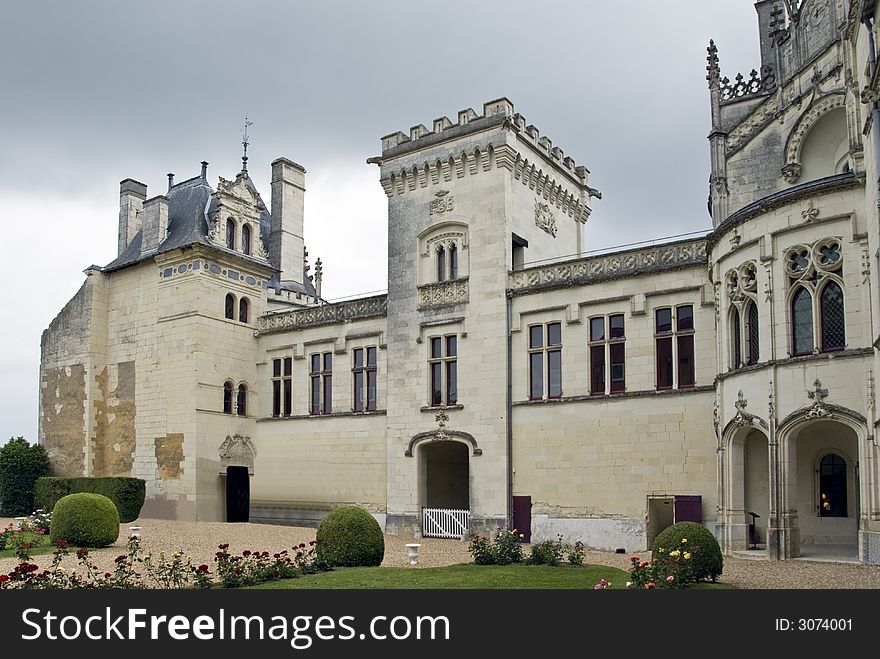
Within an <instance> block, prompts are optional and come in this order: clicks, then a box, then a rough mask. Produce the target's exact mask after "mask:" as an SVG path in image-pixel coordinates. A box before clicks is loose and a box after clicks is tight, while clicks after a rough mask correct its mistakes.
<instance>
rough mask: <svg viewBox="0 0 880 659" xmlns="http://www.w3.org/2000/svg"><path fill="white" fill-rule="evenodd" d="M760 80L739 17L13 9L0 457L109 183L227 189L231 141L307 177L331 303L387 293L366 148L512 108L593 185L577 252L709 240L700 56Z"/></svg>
mask: <svg viewBox="0 0 880 659" xmlns="http://www.w3.org/2000/svg"><path fill="white" fill-rule="evenodd" d="M710 37H712V38H714V39H715V41H716V43H717V44H718V47H719V56H720V60H721V67H722V72H723V73H724V74H725V75H728V76H729V77H730V78H733V76H734V74H735V73H737V72H738V71H743V72H745V73H747V72H748V71H749V70H750V69H751V68H752V67H755V68H757V67H758V65H759V54H758V45H757V18H756V14H755V10H754V8H753V3H752V2H750V1H749V0H712V1H710V2H707V1H706V0H663V1H662V2H657V1H656V0H629V1H627V2H620V1H610V0H577V1H573V2H563V1H561V0H560V1H557V0H544V1H543V2H540V3H535V2H528V3H526V2H515V1H512V0H508V1H507V2H495V1H487V0H482V1H481V2H466V3H462V2H430V3H428V2H418V1H416V0H408V1H393V2H392V1H386V0H381V1H380V0H375V1H374V2H355V1H353V0H351V1H349V2H341V1H328V0H321V1H320V2H317V1H316V2H294V1H292V0H291V1H281V0H274V1H270V0H248V1H247V2H241V1H238V2H229V1H227V0H210V1H207V0H205V1H189V0H175V1H156V0H149V1H147V0H141V1H139V2H128V1H123V0H103V1H101V0H78V1H77V2H70V1H69V0H56V1H47V0H27V1H26V2H25V1H19V2H12V1H9V0H6V1H5V2H4V3H3V6H2V16H0V62H2V65H0V66H2V68H0V130H2V133H0V134H2V145H0V148H2V151H3V155H2V157H0V222H2V227H3V238H2V240H0V256H2V260H3V272H6V291H7V292H6V295H5V296H4V297H5V300H4V302H5V303H4V304H3V305H2V309H3V322H2V330H0V368H2V373H3V377H2V378H0V400H2V406H0V412H2V427H0V441H2V439H5V438H6V437H9V436H12V435H15V436H18V435H24V436H25V437H27V438H28V439H31V440H33V439H36V436H37V395H38V366H39V345H40V333H41V332H42V330H43V329H44V328H45V327H46V326H47V325H48V323H49V322H50V321H51V320H52V318H53V317H54V316H55V314H57V313H58V311H60V309H61V307H62V306H63V305H64V304H65V303H66V302H67V300H69V299H70V297H71V296H72V295H73V294H74V293H75V292H76V291H77V289H78V288H79V286H80V285H81V283H82V281H83V278H84V276H83V274H82V271H83V269H84V268H85V267H86V266H88V265H89V264H92V263H96V264H99V265H105V264H106V263H108V262H109V261H111V260H112V259H113V258H114V257H115V256H116V236H117V222H118V200H119V181H120V180H121V179H123V178H128V177H131V178H134V179H137V180H139V181H143V182H144V183H147V184H148V186H149V190H148V194H149V195H150V196H153V195H155V194H161V193H162V192H164V190H165V189H166V187H167V179H166V176H165V175H166V173H167V172H174V173H175V174H176V175H177V180H178V181H180V180H183V179H186V178H189V177H191V176H195V175H197V174H198V173H199V161H201V160H207V161H209V162H210V163H211V164H210V167H209V170H208V175H209V179H210V181H211V183H212V185H216V180H217V177H218V176H223V177H225V178H231V177H233V176H234V175H235V173H236V172H237V171H238V169H239V168H240V156H241V145H240V144H239V142H240V139H241V137H240V129H241V124H242V120H243V117H244V115H245V113H247V115H248V116H249V117H250V118H251V120H252V121H253V122H254V125H253V126H252V127H251V129H250V135H251V147H250V153H249V155H250V161H249V170H250V173H251V176H252V178H253V179H254V181H255V183H256V185H257V187H258V189H260V190H261V191H262V193H263V197H264V199H265V200H266V201H267V202H268V201H269V197H270V194H269V173H270V172H269V169H270V168H269V163H270V162H271V161H272V160H274V159H275V158H276V157H278V156H287V157H289V158H292V159H293V160H295V161H297V162H299V163H301V164H302V165H303V166H305V168H306V170H307V171H308V173H307V175H306V188H307V192H306V219H305V238H306V245H307V247H308V250H309V254H310V261H311V262H312V263H314V260H315V258H316V257H319V256H320V257H321V259H322V261H323V263H324V273H325V277H324V290H323V292H324V296H325V297H327V298H336V297H341V296H345V295H351V294H356V293H361V292H368V291H375V290H384V289H385V279H386V264H385V256H386V248H385V239H386V235H385V234H386V218H385V209H386V198H385V195H384V193H383V192H382V189H381V187H380V186H379V184H378V169H377V168H376V167H375V166H373V165H367V164H366V163H365V161H366V159H367V158H368V157H369V156H373V155H377V154H378V153H379V152H380V145H379V137H380V136H382V135H385V134H387V133H390V132H393V131H396V130H402V131H404V132H408V130H409V127H410V126H414V125H416V124H419V123H424V124H425V125H427V126H430V125H431V121H432V120H433V119H435V118H436V117H440V116H443V115H447V116H449V117H451V118H452V119H453V120H455V117H456V113H457V112H458V111H459V110H461V109H463V108H467V107H472V108H474V109H475V110H477V112H478V113H479V112H481V111H482V103H483V102H484V101H487V100H490V99H494V98H497V97H499V96H507V97H508V98H509V99H511V100H512V101H513V103H514V104H515V107H516V110H517V111H518V112H520V113H522V114H523V115H524V116H525V117H526V119H527V120H528V122H529V123H533V124H535V126H537V127H538V129H539V130H540V131H541V134H542V135H547V136H548V137H550V138H551V139H552V140H553V143H554V145H557V146H560V147H561V148H562V149H564V150H565V152H566V154H567V155H570V156H572V157H573V158H574V159H575V160H576V161H577V162H578V163H581V164H584V165H586V166H587V167H588V168H589V169H590V170H591V172H592V174H591V178H590V183H591V185H592V186H593V187H596V188H598V189H599V190H601V191H602V193H603V199H602V200H594V204H593V214H592V216H591V217H590V221H589V223H588V225H587V232H586V237H587V244H588V246H589V247H588V248H590V249H591V248H601V247H608V246H612V245H618V244H622V243H628V242H632V241H633V240H640V239H646V238H658V237H663V236H669V235H673V234H678V233H683V232H687V231H693V230H699V229H704V228H708V227H709V226H710V220H709V217H708V215H707V213H706V198H707V179H708V176H709V158H708V153H709V147H708V142H707V140H706V135H707V134H708V132H709V98H708V92H707V87H706V80H705V76H706V70H705V66H706V59H705V58H706V51H705V48H706V45H707V43H708V40H709V38H710Z"/></svg>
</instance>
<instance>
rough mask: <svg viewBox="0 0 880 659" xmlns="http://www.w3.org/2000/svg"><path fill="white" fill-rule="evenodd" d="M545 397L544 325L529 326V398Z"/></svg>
mask: <svg viewBox="0 0 880 659" xmlns="http://www.w3.org/2000/svg"><path fill="white" fill-rule="evenodd" d="M543 397H544V326H543V325H535V326H533V327H530V328H529V398H530V399H532V400H537V399H541V398H543Z"/></svg>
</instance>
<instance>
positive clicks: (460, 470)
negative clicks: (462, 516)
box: [419, 442, 470, 510]
mask: <svg viewBox="0 0 880 659" xmlns="http://www.w3.org/2000/svg"><path fill="white" fill-rule="evenodd" d="M419 452H420V453H421V455H422V464H423V468H424V481H423V482H424V493H423V495H424V496H423V498H422V502H423V505H424V507H425V508H453V509H460V510H468V509H469V508H470V483H469V481H470V465H469V462H468V448H467V446H465V445H464V444H462V443H461V442H432V443H429V444H425V445H423V446H421V447H420V449H419Z"/></svg>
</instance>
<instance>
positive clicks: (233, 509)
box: [226, 467, 251, 522]
mask: <svg viewBox="0 0 880 659" xmlns="http://www.w3.org/2000/svg"><path fill="white" fill-rule="evenodd" d="M250 508H251V479H250V475H249V474H248V468H247V467H227V468H226V521H227V522H247V521H248V520H249V519H250Z"/></svg>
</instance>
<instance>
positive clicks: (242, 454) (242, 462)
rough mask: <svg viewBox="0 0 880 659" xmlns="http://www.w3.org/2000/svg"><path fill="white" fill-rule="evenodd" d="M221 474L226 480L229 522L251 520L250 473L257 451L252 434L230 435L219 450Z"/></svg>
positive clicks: (227, 519) (252, 473)
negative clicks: (248, 435) (246, 435)
mask: <svg viewBox="0 0 880 659" xmlns="http://www.w3.org/2000/svg"><path fill="white" fill-rule="evenodd" d="M218 454H219V458H220V476H221V482H222V480H225V481H226V484H225V485H226V486H225V488H224V489H225V499H226V521H227V522H247V521H249V519H250V498H251V495H250V492H251V483H250V479H251V476H253V475H254V459H255V458H256V456H257V450H256V447H255V446H254V443H253V442H252V441H251V438H250V437H243V436H241V435H238V434H236V435H227V436H226V439H225V440H223V443H222V444H220V448H219V449H218Z"/></svg>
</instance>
